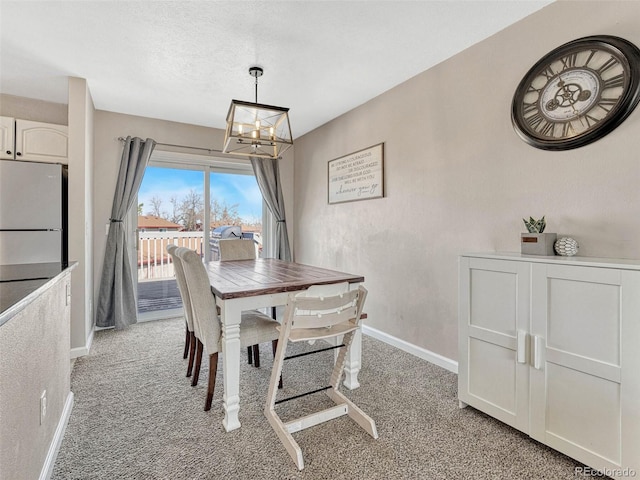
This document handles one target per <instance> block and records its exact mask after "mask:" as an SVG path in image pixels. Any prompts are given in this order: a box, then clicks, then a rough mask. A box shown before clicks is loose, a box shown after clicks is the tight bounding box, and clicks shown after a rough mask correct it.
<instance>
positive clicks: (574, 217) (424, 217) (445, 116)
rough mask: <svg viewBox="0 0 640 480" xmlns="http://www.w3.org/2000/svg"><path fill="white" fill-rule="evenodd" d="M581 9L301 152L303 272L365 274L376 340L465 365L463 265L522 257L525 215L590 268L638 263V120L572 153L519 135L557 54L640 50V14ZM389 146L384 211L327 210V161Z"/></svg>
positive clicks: (531, 26)
mask: <svg viewBox="0 0 640 480" xmlns="http://www.w3.org/2000/svg"><path fill="white" fill-rule="evenodd" d="M582 5H583V7H582V8H576V6H577V2H565V1H561V2H556V3H554V4H552V5H550V6H548V7H546V8H544V9H543V10H541V11H539V12H537V13H535V14H533V15H532V16H530V17H528V18H526V19H524V20H523V21H521V22H519V23H517V24H515V25H513V26H511V27H509V28H507V29H505V30H503V31H502V32H499V33H498V34H496V35H494V36H493V37H491V38H489V39H487V40H485V41H484V42H482V43H480V44H477V45H475V46H473V47H471V48H469V49H468V50H466V51H464V52H462V53H460V54H459V55H457V56H455V57H453V58H451V59H450V60H448V61H446V62H443V63H442V64H440V65H437V66H436V67H434V68H432V69H430V70H428V71H426V72H423V73H422V74H420V75H417V76H416V77H414V78H412V79H410V80H409V81H407V82H405V83H403V84H401V85H399V86H397V87H396V88H393V89H391V90H389V91H387V92H385V93H384V94H382V95H380V96H379V97H377V98H375V99H373V100H371V101H369V102H367V103H366V104H364V105H362V106H360V107H358V108H356V109H354V110H352V111H350V112H348V113H346V114H345V115H343V116H341V117H339V118H337V119H335V120H333V121H331V122H329V123H328V124H326V125H324V126H322V127H320V128H318V129H317V130H315V131H313V132H311V133H309V134H307V135H305V136H304V137H302V138H300V139H298V140H297V143H296V150H295V164H294V165H295V166H294V169H295V195H294V201H295V216H294V220H295V225H296V228H295V232H294V238H295V249H296V260H297V261H299V262H303V263H309V264H313V265H319V266H325V267H329V268H335V269H338V270H344V271H349V272H353V273H360V274H364V275H365V276H366V286H367V288H368V289H369V292H370V293H369V296H368V297H367V306H366V310H367V312H368V314H369V319H368V324H369V325H371V326H372V327H374V328H377V329H379V330H382V331H384V332H386V333H388V334H390V335H393V336H395V337H398V338H400V339H402V340H405V341H407V342H409V343H412V344H414V345H417V346H419V347H423V348H426V349H429V350H431V351H433V352H436V353H438V354H441V355H444V356H446V357H448V358H451V359H457V357H458V355H457V333H458V329H457V258H458V255H460V254H461V253H463V252H471V251H519V249H520V245H519V236H520V233H521V232H523V231H524V226H523V223H522V220H521V218H522V217H524V216H527V217H528V216H529V215H532V216H534V217H539V216H542V215H546V218H547V225H548V226H547V231H550V232H557V233H558V234H564V235H570V236H572V237H574V238H576V239H577V240H578V241H579V243H580V253H581V254H582V255H586V256H603V257H623V258H640V242H638V238H640V222H638V217H639V214H640V202H639V201H640V189H639V188H638V185H640V162H639V161H638V154H637V152H638V151H639V150H640V135H638V131H639V129H640V108H639V109H636V111H635V112H634V113H633V114H632V115H631V116H630V117H629V118H628V119H627V120H626V121H625V122H624V123H623V124H622V125H621V126H620V127H618V128H617V129H616V130H615V131H614V132H613V133H611V134H609V135H608V136H607V137H605V138H603V139H601V140H600V141H598V142H596V143H594V144H591V145H588V146H586V147H582V148H579V149H576V150H573V151H567V152H546V151H542V150H537V149H535V148H532V147H530V146H528V145H527V144H525V143H524V142H523V141H521V140H520V139H519V138H518V137H517V136H516V134H515V133H514V131H513V128H512V126H511V121H510V105H511V99H512V96H513V93H514V91H515V88H516V86H517V84H518V82H519V81H520V79H521V78H522V76H523V75H524V74H525V73H526V72H527V70H528V69H529V68H530V67H531V65H533V64H534V63H535V62H536V61H537V60H538V59H539V58H540V57H542V56H543V55H544V54H545V53H547V52H548V51H550V50H552V49H553V48H555V47H556V46H559V45H561V44H563V43H565V42H567V41H570V40H573V39H576V38H579V37H583V36H587V35H595V34H613V35H619V36H621V37H625V38H627V39H629V40H631V41H632V42H634V43H635V44H636V45H640V29H639V28H638V27H640V2H586V3H584V4H582ZM587 6H588V8H587ZM420 48H428V46H421V47H420ZM420 48H418V49H417V50H416V55H419V54H420V53H419V51H420ZM380 142H385V189H386V193H385V198H383V199H377V200H368V201H361V202H353V203H348V204H338V205H328V204H327V162H328V161H329V160H331V159H333V158H336V157H339V156H342V155H345V154H348V153H350V152H353V151H356V150H359V149H362V148H365V147H368V146H370V145H374V144H377V143H380Z"/></svg>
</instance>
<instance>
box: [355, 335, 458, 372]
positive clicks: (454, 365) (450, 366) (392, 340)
mask: <svg viewBox="0 0 640 480" xmlns="http://www.w3.org/2000/svg"><path fill="white" fill-rule="evenodd" d="M362 333H364V334H365V335H369V336H370V337H373V338H375V339H377V340H380V341H381V342H384V343H388V344H389V345H392V346H394V347H396V348H399V349H400V350H402V351H404V352H407V353H410V354H411V355H415V356H416V357H418V358H422V359H423V360H426V361H427V362H431V363H433V364H434V365H438V366H439V367H442V368H444V369H445V370H449V371H450V372H453V373H456V374H457V373H458V362H456V361H455V360H451V359H450V358H447V357H443V356H442V355H439V354H437V353H435V352H432V351H430V350H427V349H426V348H422V347H418V346H416V345H413V344H411V343H409V342H405V341H404V340H401V339H399V338H397V337H394V336H391V335H389V334H388V333H384V332H381V331H380V330H376V329H375V328H372V327H370V326H368V325H363V326H362Z"/></svg>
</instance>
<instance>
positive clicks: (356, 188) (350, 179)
mask: <svg viewBox="0 0 640 480" xmlns="http://www.w3.org/2000/svg"><path fill="white" fill-rule="evenodd" d="M328 183H329V204H332V203H341V202H352V201H355V200H368V199H370V198H380V197H384V143H379V144H378V145H374V146H373V147H369V148H365V149H364V150H359V151H357V152H354V153H350V154H349V155H345V156H343V157H338V158H336V159H334V160H330V161H329V182H328Z"/></svg>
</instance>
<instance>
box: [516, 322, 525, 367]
mask: <svg viewBox="0 0 640 480" xmlns="http://www.w3.org/2000/svg"><path fill="white" fill-rule="evenodd" d="M516 341H517V345H516V352H517V353H516V355H517V360H518V363H527V332H525V331H524V330H518V332H517V333H516Z"/></svg>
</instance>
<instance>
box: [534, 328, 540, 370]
mask: <svg viewBox="0 0 640 480" xmlns="http://www.w3.org/2000/svg"><path fill="white" fill-rule="evenodd" d="M541 348H542V337H539V336H538V335H533V348H532V350H533V368H535V369H536V370H542V358H541V356H542V355H541V353H542V352H541V351H540V350H541Z"/></svg>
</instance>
